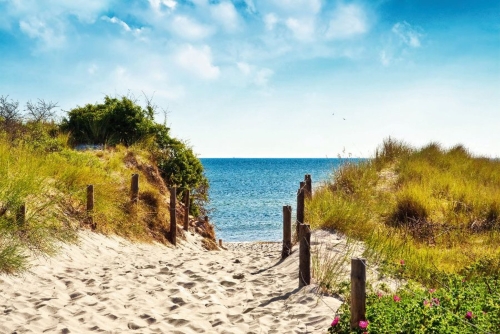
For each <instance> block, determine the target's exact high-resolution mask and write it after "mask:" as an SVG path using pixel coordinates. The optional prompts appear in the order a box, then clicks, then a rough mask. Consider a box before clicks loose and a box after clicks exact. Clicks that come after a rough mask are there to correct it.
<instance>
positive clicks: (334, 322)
mask: <svg viewBox="0 0 500 334" xmlns="http://www.w3.org/2000/svg"><path fill="white" fill-rule="evenodd" d="M339 321H340V317H335V318H333V321H332V324H331V326H332V327H335V326H337V324H338V323H339Z"/></svg>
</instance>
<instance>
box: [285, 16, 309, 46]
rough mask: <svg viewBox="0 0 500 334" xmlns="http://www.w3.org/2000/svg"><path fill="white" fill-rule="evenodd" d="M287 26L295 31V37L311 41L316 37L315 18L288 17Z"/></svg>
mask: <svg viewBox="0 0 500 334" xmlns="http://www.w3.org/2000/svg"><path fill="white" fill-rule="evenodd" d="M286 26H287V27H288V29H290V30H291V31H292V32H293V35H294V36H295V38H297V39H298V40H301V41H309V40H312V39H313V37H314V30H315V29H314V28H315V27H314V20H313V19H310V18H307V19H306V18H303V19H296V18H288V19H287V20H286Z"/></svg>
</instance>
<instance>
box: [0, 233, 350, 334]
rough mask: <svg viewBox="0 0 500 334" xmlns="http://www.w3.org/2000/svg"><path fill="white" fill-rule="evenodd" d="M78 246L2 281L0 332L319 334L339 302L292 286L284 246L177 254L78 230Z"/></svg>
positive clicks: (190, 238)
mask: <svg viewBox="0 0 500 334" xmlns="http://www.w3.org/2000/svg"><path fill="white" fill-rule="evenodd" d="M79 233H80V242H79V243H78V244H76V245H62V246H61V251H60V252H59V255H57V256H55V257H54V258H38V259H35V260H34V262H33V266H32V268H31V269H30V271H29V272H28V273H25V274H21V275H13V276H6V275H1V276H0V289H1V294H0V314H1V315H0V320H1V321H0V332H6V333H12V332H14V331H15V332H17V333H25V332H46V333H81V332H93V331H96V332H103V333H124V332H127V333H129V332H130V333H133V332H137V333H144V332H148V333H174V334H175V333H178V334H180V333H182V334H185V333H256V334H257V333H323V332H326V330H327V328H328V326H329V324H330V323H331V320H332V319H333V316H334V313H335V311H336V310H337V309H338V307H340V305H341V301H340V300H338V299H335V298H333V297H328V296H322V295H320V294H318V293H317V292H316V291H317V288H316V286H315V285H314V284H312V285H310V286H306V287H304V288H301V289H299V288H298V251H297V248H295V249H294V252H293V253H292V255H291V256H290V257H288V258H287V259H285V260H281V247H282V246H281V242H254V241H252V242H226V243H223V246H224V247H226V248H227V250H220V251H206V250H203V249H201V240H200V238H199V237H198V236H194V235H191V234H190V233H188V235H187V240H183V241H182V242H180V243H179V245H178V247H177V248H173V247H171V246H164V245H159V244H142V243H132V242H130V241H128V240H125V239H122V238H120V237H117V236H104V235H100V234H95V233H92V232H88V231H81V232H79Z"/></svg>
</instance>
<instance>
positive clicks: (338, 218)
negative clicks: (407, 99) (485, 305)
mask: <svg viewBox="0 0 500 334" xmlns="http://www.w3.org/2000/svg"><path fill="white" fill-rule="evenodd" d="M499 198H500V161H498V160H493V159H487V158H482V157H475V156H473V155H472V154H471V153H470V152H468V151H467V150H466V149H465V148H464V147H463V146H455V147H453V148H451V149H448V150H445V149H443V148H441V147H440V146H439V145H438V144H435V143H432V144H429V145H427V146H425V147H423V148H420V149H416V148H412V147H410V146H408V145H406V144H404V143H402V142H398V141H394V140H392V139H388V140H386V141H385V142H384V143H383V145H382V146H381V148H379V149H378V150H377V152H376V154H375V157H374V158H373V159H370V160H365V161H362V162H359V163H355V164H354V163H349V161H346V163H345V164H344V165H342V166H341V168H339V170H338V171H336V172H335V174H334V175H333V177H332V179H331V181H330V182H329V183H328V184H326V185H325V187H323V188H321V189H320V190H318V191H317V192H316V194H315V196H314V198H313V199H312V201H310V202H309V203H308V205H307V212H306V214H307V220H308V221H309V222H310V223H311V225H312V226H313V227H314V228H332V229H336V230H338V231H341V232H343V233H345V234H346V235H348V236H351V237H356V238H358V239H361V240H364V241H365V242H366V244H367V246H368V247H369V248H370V249H371V250H372V251H374V253H376V254H378V256H380V257H383V259H384V260H385V262H386V263H387V264H388V265H390V264H391V263H397V262H398V261H399V259H405V260H406V263H407V267H408V268H407V269H408V271H407V274H408V275H410V276H411V277H414V278H418V279H419V280H420V281H422V282H426V281H429V280H432V278H433V274H434V273H460V272H462V271H463V270H465V269H466V268H467V267H469V266H470V265H472V264H474V263H478V262H484V261H489V262H491V265H490V266H487V268H490V269H491V271H492V272H498V271H499V270H500V267H499V265H500V261H499V258H500V247H499V246H498V245H499V244H500V243H499V240H500V201H499ZM487 268H484V270H490V269H487Z"/></svg>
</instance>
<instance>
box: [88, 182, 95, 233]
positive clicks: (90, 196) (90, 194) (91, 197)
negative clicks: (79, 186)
mask: <svg viewBox="0 0 500 334" xmlns="http://www.w3.org/2000/svg"><path fill="white" fill-rule="evenodd" d="M87 217H88V220H89V223H90V226H91V227H92V229H95V228H96V226H95V223H94V185H93V184H89V185H87Z"/></svg>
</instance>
